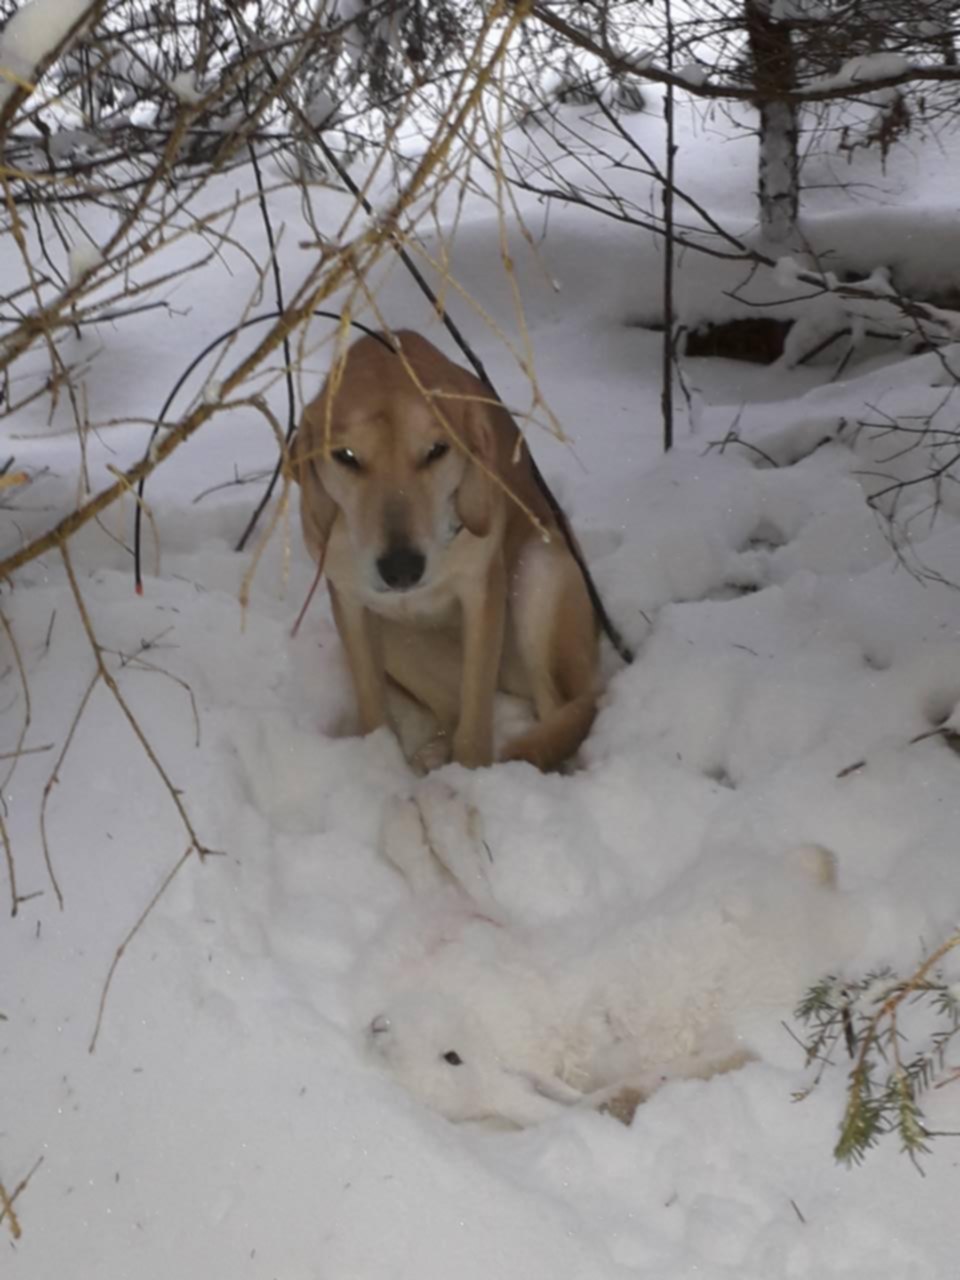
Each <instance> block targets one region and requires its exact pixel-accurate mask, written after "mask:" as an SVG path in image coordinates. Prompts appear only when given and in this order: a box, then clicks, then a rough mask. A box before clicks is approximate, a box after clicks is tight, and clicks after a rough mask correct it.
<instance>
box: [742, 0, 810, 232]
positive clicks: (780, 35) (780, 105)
mask: <svg viewBox="0 0 960 1280" xmlns="http://www.w3.org/2000/svg"><path fill="white" fill-rule="evenodd" d="M744 19H745V24H746V29H747V39H748V42H749V48H750V60H751V63H752V72H753V84H754V88H755V89H756V93H757V96H756V99H755V102H756V106H757V110H758V111H759V113H760V127H759V131H758V132H759V137H760V160H759V174H758V177H759V183H758V186H759V190H758V193H757V194H758V198H759V201H760V230H761V232H762V234H763V238H764V240H765V241H767V242H768V243H769V244H770V245H771V246H774V247H777V246H784V247H787V246H794V245H796V243H797V240H798V237H797V214H798V212H799V208H800V158H799V154H798V149H797V139H798V130H797V107H796V105H795V104H794V103H793V102H791V101H789V99H788V98H786V97H784V94H789V93H791V92H792V91H793V90H794V88H795V87H796V55H795V51H794V47H793V41H792V38H791V34H790V26H789V23H786V22H777V21H775V20H774V19H773V18H772V17H771V15H770V4H769V0H744Z"/></svg>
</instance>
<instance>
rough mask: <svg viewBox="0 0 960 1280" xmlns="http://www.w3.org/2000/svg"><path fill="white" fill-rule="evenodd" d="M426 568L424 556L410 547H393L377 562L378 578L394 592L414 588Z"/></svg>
mask: <svg viewBox="0 0 960 1280" xmlns="http://www.w3.org/2000/svg"><path fill="white" fill-rule="evenodd" d="M426 567H427V559H426V556H422V555H421V554H420V552H419V551H414V550H413V549H412V548H410V547H395V548H394V549H393V550H392V551H388V552H387V554H386V555H385V556H381V557H380V559H379V560H378V561H377V571H378V572H379V574H380V577H381V578H382V579H383V580H384V582H385V583H386V584H387V586H388V587H390V588H391V589H392V590H394V591H406V590H407V588H409V587H415V586H416V585H417V583H418V582H419V581H420V579H421V578H422V577H423V571H424V569H425V568H426Z"/></svg>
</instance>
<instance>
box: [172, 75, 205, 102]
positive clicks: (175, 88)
mask: <svg viewBox="0 0 960 1280" xmlns="http://www.w3.org/2000/svg"><path fill="white" fill-rule="evenodd" d="M169 89H170V92H171V93H172V94H173V95H174V96H175V97H176V98H178V99H179V100H180V101H181V102H182V103H184V104H185V105H186V106H195V105H196V104H197V103H198V102H202V101H203V91H202V90H201V89H200V88H199V86H198V85H197V77H196V73H195V72H193V71H179V72H178V73H177V74H176V75H175V76H174V77H173V79H172V80H171V81H170V85H169Z"/></svg>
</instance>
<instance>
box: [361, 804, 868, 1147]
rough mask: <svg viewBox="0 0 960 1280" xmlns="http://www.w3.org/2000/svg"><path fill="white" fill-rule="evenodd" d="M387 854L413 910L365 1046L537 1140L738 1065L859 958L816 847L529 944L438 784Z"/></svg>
mask: <svg viewBox="0 0 960 1280" xmlns="http://www.w3.org/2000/svg"><path fill="white" fill-rule="evenodd" d="M383 851H384V853H385V855H386V857H387V858H388V859H389V860H390V861H391V862H392V863H393V864H394V865H395V866H397V867H398V869H399V870H401V871H402V873H403V874H404V876H405V877H406V879H407V880H408V882H409V883H410V884H411V886H412V887H413V888H414V889H415V891H416V895H417V896H416V897H415V898H414V901H413V903H412V905H410V906H408V907H406V908H404V909H403V910H402V911H401V912H400V913H399V914H398V915H397V916H396V918H395V919H394V920H393V921H392V922H391V923H390V924H388V926H387V928H386V929H385V930H384V932H383V933H382V934H381V935H380V936H379V938H378V941H377V943H376V944H375V945H374V947H373V948H372V950H371V953H370V955H369V956H368V958H367V961H366V963H365V965H364V966H363V970H362V972H361V974H360V976H359V980H358V989H357V999H358V1001H359V1003H360V1009H361V1017H362V1019H363V1027H364V1035H365V1038H366V1041H367V1044H368V1046H369V1049H370V1051H371V1053H372V1054H373V1056H374V1057H375V1059H377V1060H378V1061H380V1062H381V1063H383V1064H384V1065H385V1066H386V1067H387V1068H388V1069H389V1070H390V1072H391V1073H392V1074H393V1075H394V1076H395V1077H396V1079H397V1080H399V1081H400V1082H401V1083H402V1084H403V1085H404V1086H405V1087H406V1088H407V1089H408V1090H409V1091H410V1092H411V1093H412V1094H414V1095H415V1096H416V1097H417V1098H419V1099H420V1100H421V1101H423V1102H424V1103H426V1104H427V1105H429V1106H431V1107H432V1108H434V1109H435V1110H437V1111H439V1112H441V1114H443V1115H444V1116H446V1117H448V1118H449V1119H451V1120H480V1119H497V1120H500V1121H506V1122H509V1123H512V1124H516V1125H521V1126H522V1125H528V1124H536V1123H539V1122H540V1121H542V1120H544V1119H546V1118H547V1117H549V1116H551V1115H554V1114H556V1112H557V1111H558V1110H559V1109H561V1108H563V1107H565V1106H569V1105H570V1104H571V1103H578V1102H586V1103H588V1104H590V1105H597V1104H598V1103H599V1102H602V1101H604V1100H605V1099H608V1098H610V1097H611V1096H612V1095H615V1094H617V1093H619V1092H620V1091H622V1090H623V1089H624V1088H627V1089H629V1090H632V1091H635V1093H636V1096H637V1098H643V1097H646V1096H647V1095H649V1093H650V1092H652V1090H653V1089H655V1088H657V1087H658V1086H659V1085H660V1084H661V1083H663V1082H664V1081H665V1080H668V1079H671V1078H678V1077H691V1076H697V1077H706V1076H709V1075H712V1074H715V1073H716V1072H718V1071H723V1070H729V1069H730V1068H731V1067H734V1066H737V1065H741V1064H742V1063H743V1062H745V1061H746V1060H747V1059H749V1058H750V1057H753V1056H755V1055H756V1053H757V1052H758V1050H759V1048H760V1046H761V1045H762V1044H763V1038H764V1036H765V1035H766V1036H769V1035H770V1034H771V1032H773V1033H775V1034H777V1035H778V1036H782V1035H783V1030H782V1028H781V1027H780V1026H779V1021H780V1019H782V1018H783V1017H784V1016H787V1015H789V1013H790V1011H791V1010H792V1008H793V1006H794V1004H795V1003H796V1001H797V999H798V998H799V996H800V995H801V994H802V992H803V990H804V988H805V986H806V985H808V984H809V983H810V982H812V981H813V980H815V979H816V978H817V977H819V976H821V975H822V973H823V972H824V970H825V968H826V967H827V966H828V965H830V964H833V963H836V962H838V961H839V960H841V959H842V958H843V956H844V954H845V953H846V951H847V950H849V947H850V945H852V943H851V939H850V932H851V921H850V919H849V915H848V910H847V906H846V902H845V900H844V898H843V895H841V894H839V893H837V892H836V885H835V860H834V857H833V855H832V854H830V853H829V852H828V851H827V850H825V849H822V848H820V847H818V846H804V847H803V848H800V849H797V850H795V851H794V852H793V853H792V854H791V855H789V856H788V857H787V858H786V859H785V860H783V861H782V862H777V863H771V861H770V860H769V859H766V860H760V859H758V860H757V862H756V864H755V865H750V866H749V867H748V868H747V869H746V870H745V869H744V864H743V860H742V859H741V860H739V862H738V864H737V868H736V869H731V868H729V867H728V868H726V870H724V869H723V868H722V867H721V868H711V869H708V870H707V871H704V870H702V869H700V870H699V871H698V875H697V877H696V880H692V879H691V878H687V879H686V880H685V882H684V883H683V884H681V885H678V886H676V888H675V889H674V890H671V891H670V892H669V893H667V894H665V895H662V896H661V898H659V899H658V900H657V901H655V902H653V903H652V904H649V905H647V906H645V907H643V908H640V909H639V910H634V911H633V912H631V913H630V914H623V913H621V914H619V915H618V917H617V918H616V919H613V920H610V919H604V920H601V921H598V920H596V919H594V920H592V921H587V922H582V923H580V924H574V925H569V926H563V927H560V928H557V926H551V927H550V928H549V929H541V930H533V931H524V930H521V929H518V928H517V927H516V926H515V925H512V924H510V923H508V921H507V919H506V917H505V916H504V914H503V912H502V911H501V909H500V908H499V906H498V904H497V902H496V899H495V897H494V895H493V892H492V889H491V886H490V884H489V882H488V880H487V877H486V874H485V869H486V867H487V865H488V864H489V852H488V850H487V849H486V846H485V845H484V842H483V840H482V838H481V836H480V832H479V821H478V818H477V816H476V814H475V813H473V812H472V811H471V810H470V809H469V808H468V806H467V805H466V804H465V803H464V801H463V800H462V799H461V798H460V797H459V796H458V795H456V793H454V792H452V791H451V790H450V789H449V788H448V787H445V786H444V785H443V784H442V783H439V782H437V781H435V780H433V781H430V780H428V781H427V782H426V783H424V784H421V786H420V787H419V788H418V792H417V798H416V800H394V801H391V802H389V803H388V806H387V809H386V811H385V819H384V828H383Z"/></svg>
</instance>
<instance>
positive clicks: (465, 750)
mask: <svg viewBox="0 0 960 1280" xmlns="http://www.w3.org/2000/svg"><path fill="white" fill-rule="evenodd" d="M460 607H461V610H462V615H463V676H462V681H461V687H460V688H461V692H460V721H459V723H458V725H457V731H456V733H455V734H454V736H453V758H454V760H455V761H456V762H457V763H458V764H462V765H465V766H466V767H467V768H468V769H478V768H482V767H483V766H484V765H488V764H492V763H493V700H494V695H495V694H496V691H497V682H498V679H499V675H500V658H501V654H502V652H503V628H504V618H505V615H506V572H505V570H504V567H503V564H502V562H501V561H500V560H499V558H498V559H497V561H496V562H495V563H494V564H492V565H491V566H490V568H489V569H488V571H487V573H486V574H485V576H484V577H483V578H482V579H481V580H480V582H473V583H471V584H470V589H469V590H467V591H465V592H464V593H463V595H462V596H461V599H460Z"/></svg>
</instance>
